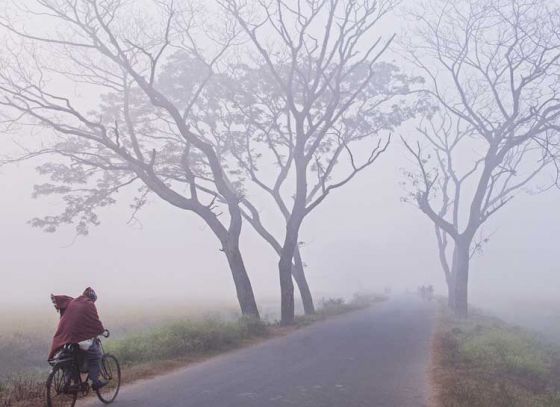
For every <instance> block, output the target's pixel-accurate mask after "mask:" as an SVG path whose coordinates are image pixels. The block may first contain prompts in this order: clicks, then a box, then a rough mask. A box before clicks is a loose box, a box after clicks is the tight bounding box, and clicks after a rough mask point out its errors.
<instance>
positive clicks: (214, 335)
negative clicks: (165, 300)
mask: <svg viewBox="0 0 560 407" xmlns="http://www.w3.org/2000/svg"><path fill="white" fill-rule="evenodd" d="M266 334H267V326H266V325H265V324H264V323H262V322H259V321H255V320H250V319H246V318H241V319H239V320H238V321H224V320H220V319H207V320H186V321H176V322H172V323H168V324H165V325H162V326H161V327H158V328H154V329H152V330H150V331H148V332H146V333H143V334H137V335H131V336H128V337H126V338H124V339H121V340H117V341H112V342H108V344H107V346H105V350H106V351H108V352H110V353H113V354H115V355H116V356H117V357H118V358H119V360H120V361H121V362H122V363H123V364H135V363H145V362H152V361H159V360H168V359H176V358H181V357H184V356H187V355H193V354H197V355H201V354H208V353H215V352H220V351H224V350H228V349H232V348H235V347H238V346H239V345H240V344H241V343H242V342H243V341H244V340H248V339H252V338H256V337H262V336H265V335H266Z"/></svg>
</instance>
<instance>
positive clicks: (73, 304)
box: [49, 287, 107, 390]
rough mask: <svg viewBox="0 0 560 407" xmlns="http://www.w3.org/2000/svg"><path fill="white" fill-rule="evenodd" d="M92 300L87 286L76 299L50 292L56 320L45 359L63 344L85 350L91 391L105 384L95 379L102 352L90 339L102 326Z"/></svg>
mask: <svg viewBox="0 0 560 407" xmlns="http://www.w3.org/2000/svg"><path fill="white" fill-rule="evenodd" d="M96 300H97V294H96V293H95V291H94V290H93V288H91V287H88V288H86V289H85V290H84V292H83V294H82V295H80V296H79V297H77V298H72V297H69V296H67V295H53V294H51V301H52V302H53V304H54V307H55V309H56V310H57V311H58V312H59V313H60V321H59V323H58V329H57V330H56V333H55V334H54V338H53V342H52V346H51V351H50V354H49V359H52V358H53V357H54V355H55V354H56V352H58V351H59V350H60V349H61V348H62V347H63V346H64V345H67V344H72V343H75V344H78V345H79V346H80V349H82V350H84V351H86V353H87V359H88V369H89V378H90V379H91V382H92V387H93V389H94V390H98V389H100V388H102V387H103V386H105V385H107V382H104V381H101V380H100V379H99V376H100V373H101V368H100V362H101V358H102V356H103V355H102V352H101V349H100V347H99V342H98V341H96V340H94V339H95V338H96V337H97V336H98V335H101V334H102V333H103V332H104V331H105V328H104V327H103V324H102V323H101V321H100V320H99V316H98V314H97V308H96V307H95V301H96Z"/></svg>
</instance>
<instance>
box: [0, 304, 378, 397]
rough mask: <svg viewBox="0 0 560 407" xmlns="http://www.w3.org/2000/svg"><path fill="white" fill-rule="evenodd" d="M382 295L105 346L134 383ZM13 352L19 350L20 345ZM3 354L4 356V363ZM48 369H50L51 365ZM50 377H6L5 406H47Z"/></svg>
mask: <svg viewBox="0 0 560 407" xmlns="http://www.w3.org/2000/svg"><path fill="white" fill-rule="evenodd" d="M383 299H384V298H383V297H381V296H377V295H369V294H368V295H366V294H356V295H354V297H353V298H352V299H351V300H350V301H346V300H344V299H342V298H329V299H323V300H321V301H320V307H319V308H318V309H317V312H316V313H315V314H314V315H306V316H301V317H298V319H297V321H296V322H297V323H296V324H295V325H293V326H291V327H284V326H282V325H280V324H279V323H277V322H270V323H266V322H263V321H262V320H257V319H252V318H247V317H242V318H240V319H237V320H228V319H225V318H223V317H218V316H215V317H207V318H202V319H195V318H190V319H183V320H174V321H168V322H165V323H162V324H160V325H156V326H152V327H151V328H149V329H147V330H145V331H140V332H137V333H132V334H127V335H125V336H123V337H121V338H118V339H113V338H111V339H109V340H106V342H104V348H105V351H106V352H108V353H112V354H114V355H116V356H117V357H118V359H119V361H120V362H121V365H122V366H123V367H124V372H125V374H124V377H123V379H124V382H132V381H134V380H137V379H141V378H147V377H151V376H155V375H157V374H161V373H164V372H167V371H170V370H172V369H176V368H179V367H184V366H186V365H188V364H190V363H193V362H197V361H201V360H204V359H207V358H209V357H212V356H214V355H217V354H220V353H224V352H227V351H229V350H233V349H237V348H240V347H243V346H246V345H249V344H254V343H256V342H258V341H261V340H265V339H267V338H272V337H275V336H281V335H285V334H287V333H289V332H292V331H293V330H295V329H298V328H301V327H304V326H307V325H310V324H312V323H314V322H317V321H320V320H324V319H326V318H328V317H333V316H336V315H341V314H344V313H347V312H350V311H354V310H358V309H361V308H365V307H368V306H370V305H372V304H374V303H376V302H379V301H383ZM12 345H14V344H12ZM15 346H16V345H14V347H15ZM40 350H44V349H40ZM14 351H15V352H18V350H17V349H14ZM34 351H37V349H35V350H34ZM43 353H44V352H43ZM3 356H4V355H2V354H0V362H1V360H2V358H3ZM43 367H46V363H45V366H43ZM46 376H47V371H46V370H41V369H40V367H39V366H36V367H34V368H33V369H30V370H26V371H24V372H22V373H21V374H17V375H13V376H9V377H8V378H5V379H4V380H1V378H0V407H23V406H25V407H33V406H43V405H44V397H45V396H44V391H45V385H44V380H45V379H46Z"/></svg>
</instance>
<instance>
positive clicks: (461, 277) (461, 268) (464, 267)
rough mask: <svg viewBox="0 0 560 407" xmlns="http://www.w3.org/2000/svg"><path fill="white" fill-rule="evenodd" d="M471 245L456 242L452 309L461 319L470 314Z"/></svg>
mask: <svg viewBox="0 0 560 407" xmlns="http://www.w3.org/2000/svg"><path fill="white" fill-rule="evenodd" d="M469 265H470V243H469V242H461V241H459V242H456V243H455V250H454V252H453V270H452V279H451V280H452V284H451V291H452V294H451V298H452V306H453V307H452V309H453V311H454V312H455V315H457V316H458V317H460V318H466V317H467V316H468V312H469V301H468V288H469Z"/></svg>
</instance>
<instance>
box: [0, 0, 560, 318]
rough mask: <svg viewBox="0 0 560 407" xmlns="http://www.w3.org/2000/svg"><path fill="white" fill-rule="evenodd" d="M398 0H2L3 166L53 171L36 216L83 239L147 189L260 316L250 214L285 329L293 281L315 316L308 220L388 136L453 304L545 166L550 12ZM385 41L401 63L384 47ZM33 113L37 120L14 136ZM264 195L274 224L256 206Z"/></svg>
mask: <svg viewBox="0 0 560 407" xmlns="http://www.w3.org/2000/svg"><path fill="white" fill-rule="evenodd" d="M401 6H403V5H402V4H399V2H398V1H397V0H297V1H284V0H271V1H260V0H259V1H244V0H217V1H215V2H211V4H202V3H192V4H191V3H186V2H171V1H163V0H162V1H151V0H142V1H134V2H127V1H124V0H29V1H25V2H23V3H21V2H13V4H12V5H11V7H8V8H7V10H6V12H5V13H4V15H3V16H2V18H1V19H0V26H1V27H2V28H3V35H4V36H5V39H6V41H7V44H9V46H8V47H6V49H5V50H4V51H3V52H2V57H1V58H2V59H1V66H0V104H1V105H2V106H3V116H4V123H7V126H6V131H10V132H14V133H17V134H19V135H21V134H25V136H22V142H23V141H25V142H26V149H27V151H26V153H25V154H24V155H22V156H18V157H11V158H10V159H8V160H7V161H8V162H11V161H20V160H25V159H32V158H37V159H39V160H40V164H39V166H38V171H39V172H40V173H41V174H43V175H44V176H46V177H48V178H49V182H47V183H43V184H40V185H36V186H35V187H34V196H43V195H50V194H58V195H60V196H61V198H62V200H63V201H64V203H65V209H64V210H63V211H62V213H59V214H55V215H52V214H50V215H48V216H44V217H39V218H35V219H33V220H32V224H33V225H34V226H37V227H40V228H43V229H44V230H46V231H49V232H53V231H55V230H57V228H58V227H60V226H61V225H67V224H72V225H75V227H76V231H77V233H79V234H84V235H85V234H87V233H88V231H89V228H90V227H91V226H92V225H97V224H99V222H100V220H99V218H98V211H99V209H100V208H103V207H106V206H110V205H112V204H114V203H116V201H117V199H118V197H117V194H118V192H119V191H120V190H122V189H124V188H132V189H133V190H134V191H136V198H135V200H134V204H133V207H132V211H133V216H134V215H135V214H136V213H137V212H138V211H140V210H141V209H142V207H143V206H144V205H145V204H146V202H147V201H148V200H149V199H150V198H151V197H157V198H159V199H161V200H163V201H165V202H167V203H169V204H170V205H172V206H174V207H177V208H180V209H182V210H185V211H188V212H190V213H194V214H196V215H197V216H199V217H200V218H201V219H202V220H203V221H204V222H205V223H206V224H207V225H208V227H209V229H210V230H211V231H212V232H213V233H214V235H215V236H216V238H217V239H218V240H219V242H220V249H221V251H222V252H223V253H224V255H225V257H226V260H227V262H228V265H229V269H230V271H231V275H232V278H233V281H234V283H235V288H236V294H237V298H238V300H239V304H240V307H241V311H242V313H243V315H247V316H252V317H257V318H258V316H259V312H258V306H257V302H256V300H255V295H254V293H253V287H252V285H251V280H250V274H251V273H250V270H249V271H248V270H247V269H246V267H245V262H244V253H243V252H242V250H241V249H240V236H241V233H242V227H243V226H244V225H246V224H248V225H251V227H252V228H253V229H254V230H255V231H256V232H257V233H258V235H260V236H261V237H262V238H263V239H264V240H265V241H266V242H267V243H268V244H269V245H270V246H271V248H272V249H273V250H274V252H275V253H277V255H278V276H279V285H280V294H281V296H280V298H281V319H282V322H283V323H287V324H288V323H291V322H292V321H293V320H294V314H295V311H294V283H293V282H294V281H295V283H296V285H297V288H298V290H299V293H300V296H301V299H302V303H303V305H304V309H305V312H306V313H313V312H314V303H313V296H312V289H311V287H312V284H311V285H310V284H309V282H308V281H307V278H306V273H305V267H304V259H303V253H302V250H301V247H300V238H301V236H300V230H301V228H302V225H303V224H304V221H305V219H306V218H307V216H308V215H310V214H311V213H312V212H313V210H314V209H315V208H317V207H318V206H319V205H320V204H321V203H323V202H324V201H325V199H326V198H327V197H328V196H329V194H330V193H331V192H333V191H334V190H338V189H343V187H344V186H345V185H347V184H348V183H349V182H351V181H352V180H353V179H354V178H355V177H356V176H357V175H359V174H361V173H364V172H365V171H366V170H367V169H369V168H371V167H373V165H374V163H375V162H376V161H377V159H378V158H379V157H380V156H382V154H383V153H384V152H385V151H386V150H387V149H388V148H389V146H390V143H391V140H392V138H391V137H392V135H393V134H394V133H395V134H399V135H401V138H402V140H403V143H402V146H403V147H404V148H402V151H403V155H404V154H405V153H406V154H409V155H410V157H412V158H413V159H414V160H413V162H414V163H415V165H413V166H411V167H410V168H408V169H407V170H406V172H405V179H406V185H407V191H408V195H407V196H406V198H405V200H409V201H411V202H413V203H415V204H417V205H418V207H419V208H420V210H421V211H422V212H423V213H424V214H425V215H427V217H428V218H429V219H430V220H431V221H432V222H433V223H434V230H435V236H436V239H437V243H438V248H439V256H440V260H441V265H442V268H443V270H444V273H445V278H446V282H447V284H448V287H449V305H450V306H451V307H452V308H453V309H454V310H455V311H456V312H457V313H458V314H459V315H466V314H467V300H468V298H467V289H468V274H469V262H470V259H471V257H472V256H473V255H474V254H475V253H476V252H478V251H480V249H481V247H482V245H483V244H484V242H485V241H486V240H487V237H486V236H484V235H481V234H480V231H481V226H483V225H484V223H485V222H486V221H487V220H488V219H489V218H490V217H491V216H492V214H494V213H495V212H496V211H498V210H500V209H501V208H503V207H504V206H505V205H506V204H507V202H509V200H510V199H511V198H512V197H513V195H514V194H515V193H516V192H518V191H520V190H521V189H522V188H523V187H524V186H525V185H527V184H528V183H529V182H530V181H532V180H533V179H534V178H535V177H536V176H537V175H538V174H539V173H540V172H541V170H543V169H545V168H547V167H550V168H552V169H554V168H555V165H556V156H555V154H556V139H557V130H558V127H557V125H558V124H557V123H558V116H559V115H560V101H559V99H558V95H557V92H558V90H559V89H560V88H559V83H558V78H559V76H558V75H559V74H560V70H559V69H558V68H559V67H558V58H559V57H560V48H559V47H560V31H559V29H558V27H560V25H559V21H558V11H557V10H556V9H548V8H547V7H551V6H550V5H547V3H545V2H544V1H543V0H528V1H522V0H498V1H490V0H478V1H467V0H464V1H459V2H448V1H444V0H434V1H429V2H426V3H425V4H422V5H421V8H418V9H417V10H416V9H415V8H413V9H407V8H406V7H401ZM397 9H398V10H399V12H400V13H405V14H406V15H407V16H409V17H412V19H411V23H410V24H411V26H414V28H415V30H416V32H415V34H414V35H410V36H408V38H410V43H406V44H404V45H405V46H404V47H403V43H405V42H407V41H405V40H406V38H404V39H399V38H395V33H393V32H386V30H383V29H382V27H384V26H383V25H382V24H383V23H384V21H385V20H386V19H387V18H388V17H389V16H390V15H391V13H394V12H395V11H396V10H397ZM37 21H41V22H42V24H37ZM397 50H398V51H399V54H400V55H403V56H404V58H399V59H400V60H402V62H399V63H397V62H388V61H389V60H391V59H394V60H395V59H396V58H394V55H395V54H394V51H397ZM390 55H393V58H391V57H390ZM400 65H402V66H400ZM68 83H70V84H72V89H76V90H78V93H79V94H80V95H78V96H76V92H73V91H68V90H64V89H65V87H64V85H62V84H68ZM66 89H67V88H66ZM405 122H407V123H409V124H412V125H413V126H412V127H416V130H415V131H414V132H413V134H411V132H410V131H408V130H407V131H404V130H403V129H404V128H405V127H403V126H401V125H403V124H404V123H405ZM409 124H407V126H408V127H406V128H407V129H408V128H410V125H409ZM29 128H33V129H39V130H40V131H35V132H33V136H32V137H28V136H27V134H28V129H29ZM29 139H31V140H29ZM393 139H394V137H393ZM394 144H401V143H394ZM393 148H399V146H394V147H393ZM372 188H374V186H372ZM262 195H264V196H266V197H267V198H268V199H269V201H270V202H271V203H272V205H273V206H274V207H275V208H276V209H277V211H278V214H279V216H280V217H281V219H283V220H284V227H283V229H282V230H276V229H275V228H273V227H271V226H269V223H267V220H266V219H263V218H262V217H261V216H260V213H259V210H258V208H259V202H260V201H259V200H258V198H259V197H261V196H262ZM379 215H380V214H371V216H379ZM188 232H190V231H188ZM411 272H413V271H411ZM311 283H312V282H311Z"/></svg>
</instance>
